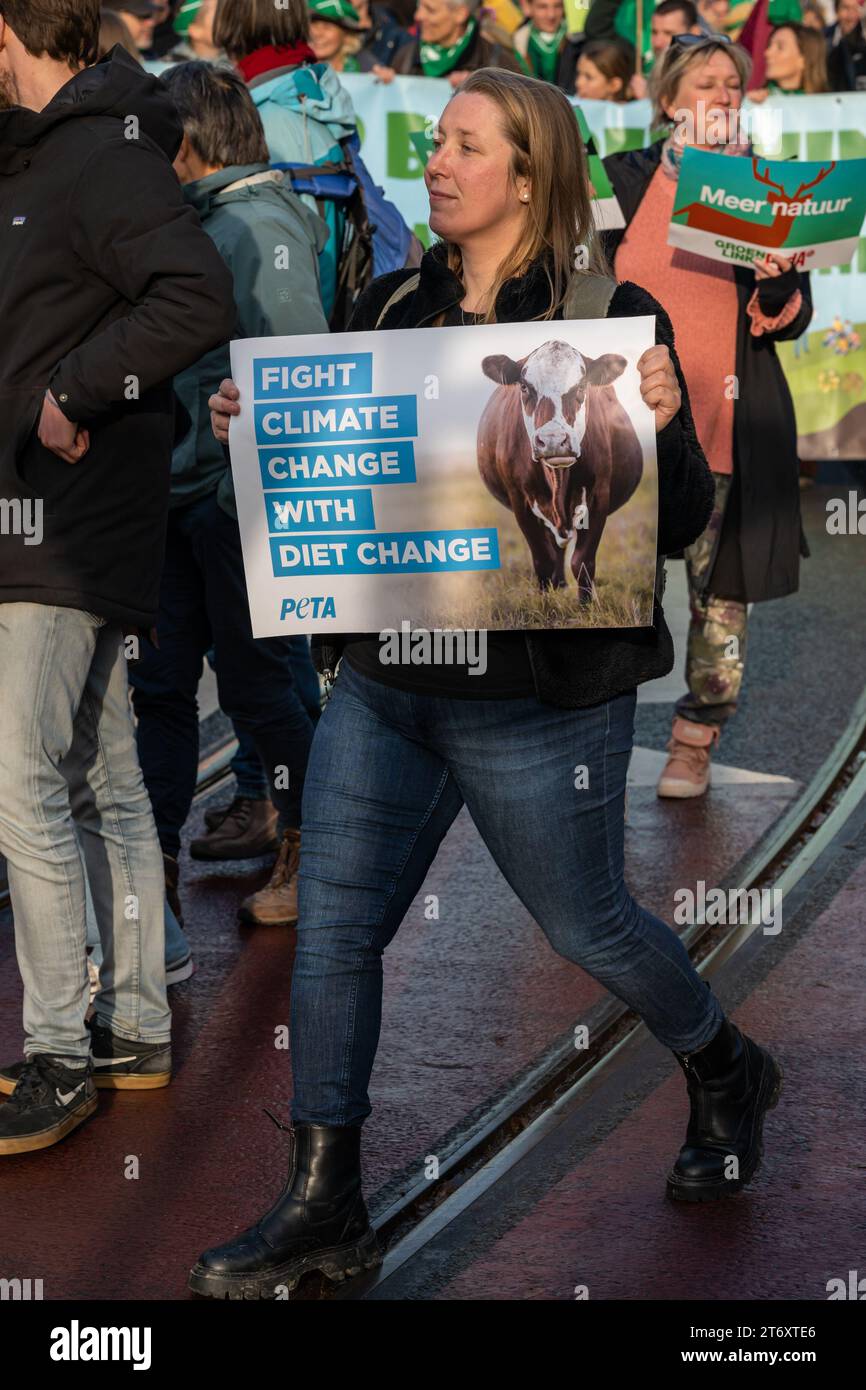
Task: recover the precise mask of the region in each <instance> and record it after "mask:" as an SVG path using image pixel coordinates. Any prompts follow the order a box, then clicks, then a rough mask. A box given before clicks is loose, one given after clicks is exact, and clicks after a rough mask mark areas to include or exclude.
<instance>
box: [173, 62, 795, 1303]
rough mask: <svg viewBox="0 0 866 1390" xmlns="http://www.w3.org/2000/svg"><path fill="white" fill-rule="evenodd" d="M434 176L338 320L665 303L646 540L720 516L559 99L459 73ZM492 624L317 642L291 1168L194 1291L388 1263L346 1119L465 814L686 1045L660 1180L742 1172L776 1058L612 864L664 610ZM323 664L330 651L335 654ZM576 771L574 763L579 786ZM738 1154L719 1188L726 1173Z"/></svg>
mask: <svg viewBox="0 0 866 1390" xmlns="http://www.w3.org/2000/svg"><path fill="white" fill-rule="evenodd" d="M575 170H577V171H578V177H577V178H576V177H575ZM425 180H426V183H427V188H428V191H429V194H430V209H431V211H430V226H431V228H432V230H433V231H434V232H435V233H436V234H437V235H438V236H439V237H440V238H441V240H440V242H439V243H438V245H437V246H435V247H434V248H433V249H432V250H431V251H429V252H427V254H426V255H425V256H424V259H423V261H422V264H421V267H420V270H419V271H417V272H412V271H406V272H396V273H394V274H392V275H389V276H385V277H383V278H382V279H380V280H378V281H376V282H375V283H374V284H373V285H372V286H370V288H369V289H368V290H367V291H366V292H365V293H364V295H363V296H362V297H361V300H360V301H359V304H358V306H357V309H356V312H355V315H354V317H353V320H352V325H351V326H352V328H353V329H360V330H375V329H379V328H419V329H421V328H425V327H435V326H437V325H455V326H459V325H461V324H470V323H471V324H474V323H477V322H488V323H489V322H497V323H502V322H513V323H523V322H526V321H528V320H548V319H550V320H555V319H562V318H580V319H588V318H606V317H610V318H619V319H628V318H630V317H634V316H646V315H655V316H656V346H654V347H651V348H648V349H647V350H646V351H645V352H644V353H643V354H642V356H641V357H640V358H639V359H638V362H637V372H638V374H639V378H640V394H641V397H642V399H643V402H644V404H645V405H646V406H647V407H648V408H649V409H650V410H651V411H652V412H653V415H654V423H655V430H656V444H657V457H658V480H659V508H658V512H659V526H658V548H659V552H660V554H661V555H664V554H666V553H670V552H671V551H674V550H677V549H679V548H680V547H681V546H682V545H686V544H689V543H691V542H692V541H693V540H694V539H695V538H696V537H697V536H698V535H699V533H700V532H701V530H702V528H703V527H704V526H705V524H706V521H707V518H708V516H709V513H710V509H711V505H712V481H711V476H710V473H709V469H708V467H707V463H706V459H705V458H704V456H703V453H702V451H701V448H700V445H699V443H698V440H697V437H696V435H695V430H694V423H693V420H692V415H691V410H690V408H689V402H688V394H687V390H686V384H685V380H684V378H683V376H682V373H681V371H680V368H679V364H678V361H677V357H676V354H675V352H674V347H673V335H672V332H671V327H670V321H669V319H668V317H667V315H666V313H665V312H664V310H663V309H662V308H661V306H660V305H659V304H658V303H657V302H656V301H655V300H654V299H653V298H652V297H651V296H650V295H648V294H647V293H646V292H645V291H644V290H641V289H640V288H638V287H637V286H636V285H633V284H622V285H617V284H616V283H615V281H613V280H612V279H611V278H610V277H609V275H608V274H606V273H605V270H604V265H603V262H602V260H601V258H600V256H599V254H598V252H597V249H596V244H595V235H594V232H593V228H592V214H591V206H590V199H589V194H588V179H587V165H586V155H585V151H584V149H583V146H582V144H581V140H580V135H579V130H578V126H577V123H576V121H575V120H574V115H573V112H572V109H571V107H570V106H569V103H568V101H567V99H566V97H565V96H564V95H563V93H561V92H560V91H558V90H557V89H556V88H555V87H554V86H552V85H551V84H549V83H543V82H539V81H537V80H535V79H532V78H527V77H523V76H521V75H518V74H512V73H507V72H501V71H494V70H492V69H487V70H483V71H480V72H478V73H475V74H473V75H471V76H470V77H469V78H468V79H467V80H466V82H465V84H464V85H463V87H462V88H461V89H460V90H459V91H458V92H457V94H456V95H455V96H454V97H453V98H452V99H451V101H450V102H449V104H448V105H447V106H446V108H445V111H444V113H443V115H442V117H441V119H440V124H439V128H438V130H437V133H436V137H435V150H434V153H433V154H432V156H431V158H430V160H429V163H428V165H427V168H426V171H425ZM576 250H577V251H578V253H579V254H578V256H577V257H576V256H575V252H576ZM575 262H577V264H579V265H580V266H581V267H582V268H581V269H579V270H576V271H575V269H574V265H575ZM584 266H585V267H586V268H585V269H584V268H583V267H584ZM211 409H212V412H213V423H214V430H215V433H216V434H217V437H218V438H220V439H223V440H225V439H227V435H228V423H229V419H230V417H231V416H232V415H237V414H239V413H240V411H241V404H240V403H239V400H238V392H237V388H236V387H235V386H234V385H233V384H232V383H231V382H224V383H223V386H222V388H221V391H220V394H219V395H217V396H214V397H212V398H211ZM487 637H488V663H487V671H486V673H485V674H484V675H481V676H475V677H474V678H473V677H472V676H471V673H470V672H468V671H466V670H465V669H463V670H461V669H460V668H459V667H456V666H451V667H450V668H449V669H447V670H444V669H443V668H441V667H438V668H437V667H434V666H431V665H427V666H426V667H419V666H417V665H412V664H410V663H404V664H402V665H400V664H395V665H383V664H382V662H381V661H380V659H379V657H380V655H381V644H380V642H379V640H378V639H377V638H376V637H375V636H372V635H368V636H363V635H361V636H357V637H349V638H343V639H334V638H330V639H329V641H330V642H331V643H334V642H336V644H337V646H342V655H343V661H342V665H341V668H340V672H339V675H338V677H337V680H336V683H335V687H334V692H333V695H332V697H331V699H330V701H329V703H328V705H327V707H326V709H325V712H324V714H323V717H322V720H321V723H320V727H319V729H318V731H317V736H316V740H315V744H314V749H313V753H312V757H311V763H310V768H309V770H308V773H307V779H306V784H305V786H306V791H305V799H304V807H303V818H304V822H303V831H302V836H303V839H302V850H301V867H300V874H299V891H300V920H299V923H298V944H297V952H296V956H295V966H294V975H293V984H292V1003H291V1028H292V1063H293V1072H294V1100H293V1104H292V1119H293V1135H294V1146H293V1147H294V1153H293V1163H292V1169H291V1172H290V1176H289V1180H288V1182H287V1184H286V1187H285V1189H284V1191H283V1193H282V1195H281V1197H280V1198H279V1199H278V1201H277V1203H276V1204H275V1206H274V1207H273V1208H272V1209H271V1211H270V1212H269V1213H268V1214H267V1215H266V1216H264V1217H263V1218H262V1219H261V1220H260V1221H259V1222H257V1223H256V1224H255V1226H253V1227H252V1228H250V1229H249V1230H248V1231H246V1232H244V1233H243V1234H242V1235H241V1236H239V1237H237V1238H236V1239H235V1240H232V1241H230V1242H229V1243H228V1244H226V1245H224V1246H221V1247H219V1248H217V1249H213V1250H209V1251H207V1252H206V1253H205V1254H204V1255H202V1257H201V1259H200V1260H199V1262H198V1264H197V1265H196V1266H195V1269H194V1270H193V1272H192V1275H191V1280H190V1285H191V1287H192V1288H193V1289H194V1290H195V1291H196V1292H198V1293H202V1294H206V1295H211V1296H215V1297H225V1296H233V1297H247V1298H254V1297H271V1296H273V1292H274V1290H275V1288H276V1287H277V1285H278V1284H280V1283H284V1284H288V1286H289V1287H294V1283H296V1282H297V1279H298V1277H299V1276H300V1274H301V1273H303V1272H304V1271H305V1270H307V1269H311V1268H317V1269H322V1270H323V1271H324V1272H325V1273H326V1274H328V1275H329V1276H331V1277H336V1278H339V1277H341V1276H342V1275H344V1274H346V1273H354V1272H356V1271H357V1270H358V1269H360V1268H362V1267H364V1266H368V1267H369V1266H372V1265H374V1264H376V1263H377V1262H378V1261H379V1259H380V1255H379V1253H378V1250H377V1246H376V1238H375V1235H374V1233H373V1231H372V1229H371V1228H370V1225H369V1221H368V1218H367V1212H366V1208H365V1206H364V1202H363V1198H362V1194H361V1164H360V1132H361V1125H362V1123H363V1121H364V1120H365V1119H366V1117H367V1116H368V1115H369V1113H370V1110H371V1106H370V1101H369V1097H368V1084H369V1079H370V1074H371V1071H372V1067H373V1061H374V1057H375V1053H376V1048H377V1044H378V1039H379V1028H380V1019H381V1003H382V953H383V950H384V948H385V947H386V946H387V945H388V943H389V942H390V940H391V939H392V938H393V936H394V934H395V932H396V931H397V928H398V927H399V925H400V922H401V920H402V919H403V917H404V915H405V913H406V911H407V909H408V907H409V905H410V903H411V902H412V899H413V898H414V897H415V895H416V894H417V892H418V890H419V888H420V887H421V884H422V882H423V880H424V878H425V875H426V873H427V870H428V868H429V866H430V864H431V863H432V861H433V859H434V857H435V855H436V852H437V850H438V848H439V845H440V843H441V841H442V839H443V837H444V836H445V834H446V832H447V830H448V828H449V826H450V825H451V823H452V822H453V820H454V818H455V817H456V815H457V814H458V812H459V810H460V809H461V807H462V806H464V805H465V806H466V807H467V808H468V809H469V811H470V813H471V815H472V818H473V820H474V822H475V825H476V827H477V829H478V831H479V833H480V835H481V836H482V838H483V840H484V841H485V843H486V845H487V846H488V848H489V849H490V852H491V854H492V855H493V857H494V859H495V860H496V862H497V863H498V864H499V866H500V868H501V870H502V872H503V873H504V875H505V876H506V878H507V879H508V881H509V883H510V884H511V886H512V887H513V889H514V890H515V892H516V893H517V894H518V896H519V898H520V899H521V901H522V902H523V903H524V905H525V906H526V908H527V909H528V911H529V912H531V913H532V915H533V916H534V917H535V919H536V921H538V923H539V924H540V925H541V927H542V928H543V930H544V931H545V933H546V935H547V937H548V940H549V941H550V943H551V945H552V946H553V948H554V949H555V950H556V951H558V952H559V953H560V954H561V955H563V956H565V957H566V958H567V959H569V960H571V961H574V962H575V963H577V964H580V965H581V966H583V968H584V969H585V970H587V971H588V972H589V973H590V974H591V975H592V976H593V977H594V978H595V979H596V980H598V981H599V982H600V983H601V984H603V985H604V986H605V988H607V989H609V990H610V991H611V992H612V993H613V994H615V995H617V996H618V997H619V998H620V999H623V1000H625V1001H626V1002H627V1003H628V1004H629V1005H630V1007H631V1008H633V1009H634V1010H635V1011H636V1012H637V1013H638V1014H639V1015H640V1016H641V1017H642V1018H643V1020H644V1022H645V1023H646V1025H647V1027H648V1028H649V1029H650V1030H651V1031H652V1032H653V1033H654V1034H655V1036H656V1037H657V1038H658V1039H659V1040H660V1041H661V1042H662V1043H663V1044H664V1045H665V1046H667V1047H669V1048H671V1049H672V1050H673V1051H674V1053H675V1054H676V1056H677V1059H678V1061H679V1062H680V1065H681V1066H682V1068H683V1070H684V1072H685V1074H686V1078H687V1084H688V1091H689V1096H690V1100H691V1116H690V1121H689V1128H688V1133H687V1136H686V1142H685V1145H684V1146H683V1148H682V1150H681V1152H680V1154H679V1157H678V1158H677V1160H676V1162H675V1164H674V1167H673V1169H672V1171H671V1172H670V1173H669V1175H668V1193H669V1195H670V1196H671V1197H674V1198H680V1199H685V1200H706V1199H709V1198H715V1197H720V1196H722V1195H726V1194H727V1193H730V1192H732V1191H734V1190H736V1189H737V1188H738V1187H739V1186H741V1185H742V1183H743V1182H744V1181H747V1180H748V1177H750V1176H751V1174H752V1173H753V1172H754V1170H755V1168H756V1166H757V1163H758V1161H759V1152H760V1136H761V1128H762V1123H763V1116H764V1113H765V1111H766V1109H768V1108H769V1107H770V1106H771V1105H773V1104H775V1101H776V1097H777V1095H778V1091H779V1088H780V1086H781V1074H780V1072H779V1069H778V1067H777V1065H776V1063H775V1061H774V1060H773V1058H772V1057H770V1055H769V1054H768V1053H767V1052H766V1051H765V1050H764V1049H763V1048H761V1047H759V1046H758V1045H757V1044H756V1043H754V1042H752V1041H751V1040H750V1039H748V1038H745V1037H744V1036H743V1035H742V1034H741V1033H740V1032H739V1031H738V1030H737V1029H736V1028H735V1027H734V1025H733V1024H732V1023H731V1022H730V1021H729V1020H728V1019H727V1018H725V1017H724V1015H723V1012H722V1008H721V1005H720V1004H719V1001H718V1000H717V999H716V998H715V996H714V995H713V993H712V991H711V990H710V989H709V987H708V986H707V985H706V984H705V983H704V982H703V981H702V980H701V977H700V976H699V975H698V974H697V972H696V971H695V969H694V967H693V966H692V964H691V961H690V959H689V956H688V953H687V952H686V950H685V947H684V946H683V944H682V942H681V941H680V939H679V937H678V936H677V935H676V933H675V932H673V931H672V930H671V928H670V927H668V926H667V925H665V923H664V922H662V921H660V920H659V919H658V918H656V917H654V916H653V915H652V914H651V913H649V912H648V911H646V910H645V909H644V908H642V907H640V906H639V905H638V904H637V903H636V902H635V900H634V899H633V898H632V897H631V895H630V894H629V892H628V890H627V888H626V886H625V883H624V879H623V873H624V867H623V857H624V823H623V822H624V816H623V807H624V796H625V783H626V771H627V767H628V761H629V756H630V753H631V748H632V741H633V721H634V711H635V704H636V686H637V685H638V684H639V683H641V682H642V681H645V680H648V679H651V678H652V677H653V676H656V675H660V674H662V673H663V672H665V671H668V670H670V668H671V665H672V659H673V658H672V644H671V639H670V634H669V633H668V630H667V627H666V625H665V621H664V615H663V612H662V609H661V604H660V602H659V601H658V599H657V600H656V602H655V605H654V622H653V625H652V626H651V627H649V628H644V629H639V630H633V629H630V630H622V629H620V630H614V629H609V630H606V631H599V630H596V631H594V632H593V631H589V630H584V631H575V630H569V631H549V632H541V633H539V632H534V633H521V632H500V633H494V632H491V633H488V634H487ZM322 656H323V659H324V661H325V662H326V663H330V662H331V661H332V660H333V653H332V654H331V655H330V656H329V654H328V651H327V649H322ZM578 767H582V768H584V769H585V770H586V771H587V774H588V776H587V778H586V779H583V778H578V779H575V775H574V774H575V771H576V769H577V768H578ZM578 788H579V789H578ZM554 847H555V848H554ZM730 1154H736V1155H737V1157H738V1162H739V1170H738V1171H739V1175H740V1176H739V1178H738V1179H734V1180H729V1179H728V1178H726V1177H725V1176H724V1174H725V1156H726V1155H728V1156H729V1155H730Z"/></svg>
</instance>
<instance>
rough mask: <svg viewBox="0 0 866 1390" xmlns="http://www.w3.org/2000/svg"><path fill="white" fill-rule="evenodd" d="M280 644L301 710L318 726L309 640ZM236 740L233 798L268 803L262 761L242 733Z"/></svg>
mask: <svg viewBox="0 0 866 1390" xmlns="http://www.w3.org/2000/svg"><path fill="white" fill-rule="evenodd" d="M283 640H284V642H285V644H286V650H287V651H288V654H289V665H290V666H291V668H292V675H293V676H294V678H295V684H296V685H297V687H298V694H299V695H300V697H301V701H302V703H303V706H304V709H305V710H306V711H307V714H308V715H309V716H310V718H311V719H312V721H313V723H314V724H317V723H318V721H319V715H320V714H321V712H322V711H321V696H320V691H319V678H318V676H317V675H316V672H315V669H314V667H313V663H312V661H311V659H310V643H309V639H308V638H306V637H285V638H284V639H283ZM208 661H209V662H210V664H211V666H212V667H213V669H214V670H216V658H215V657H214V656H213V654H212V653H210V652H209V653H208ZM235 738H236V739H237V741H238V750H237V752H236V753H235V755H234V757H233V758H232V760H231V770H232V772H233V774H234V779H235V794H236V795H237V796H247V797H249V799H250V800H251V801H267V800H268V797H269V795H270V790H269V788H268V779H267V777H266V776H265V770H264V768H263V767H262V760H261V758H260V757H259V755H258V753H257V751H256V745H255V743H254V742H253V740H252V739H251V738H250V736H249V734H246V733H244V731H243V729H238V728H236V729H235Z"/></svg>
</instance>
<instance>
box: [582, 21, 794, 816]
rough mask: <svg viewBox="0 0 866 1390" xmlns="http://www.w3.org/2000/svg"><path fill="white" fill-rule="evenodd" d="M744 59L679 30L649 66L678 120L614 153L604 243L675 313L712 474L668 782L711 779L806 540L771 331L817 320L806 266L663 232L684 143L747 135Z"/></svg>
mask: <svg viewBox="0 0 866 1390" xmlns="http://www.w3.org/2000/svg"><path fill="white" fill-rule="evenodd" d="M749 71H750V67H749V57H748V55H747V54H746V52H745V51H744V50H743V49H741V48H738V47H737V46H736V45H735V44H732V43H730V42H728V41H727V40H724V39H721V38H699V37H697V36H693V35H690V34H684V35H679V36H678V37H677V38H676V39H674V41H673V43H672V44H671V46H670V48H669V49H668V50H667V52H666V53H665V55H664V57H663V58H662V60H661V62H660V64H659V65H658V66H657V69H656V71H655V72H654V74H653V86H654V94H655V116H656V121H657V123H658V124H665V125H666V126H667V127H668V128H669V129H670V134H669V135H668V137H667V139H665V140H663V141H660V142H658V143H656V144H654V145H651V146H650V147H649V149H646V150H632V151H629V152H628V153H625V154H620V155H612V156H610V158H608V159H606V160H605V168H606V169H607V171H608V174H609V175H610V180H611V183H612V184H613V188H614V192H615V193H616V195H617V198H618V199H619V203H620V206H621V208H622V211H623V216H624V218H625V222H626V226H625V228H624V229H623V230H621V231H616V232H608V233H606V234H605V235H606V240H607V249H608V254H609V255H611V256H612V257H615V259H614V266H615V268H616V273H617V275H618V276H619V277H622V278H625V277H626V276H628V277H633V278H634V279H635V280H638V281H639V282H640V283H641V284H644V285H647V286H648V288H649V289H650V290H651V291H652V292H653V293H654V294H657V295H658V296H659V298H660V299H661V300H662V302H663V303H664V305H665V308H666V309H667V310H668V313H669V314H670V316H671V319H672V321H673V325H674V331H675V333H676V340H677V350H678V352H679V354H680V358H681V360H682V362H683V366H684V369H685V372H686V376H687V378H688V382H689V388H690V392H691V400H692V407H693V410H694V413H695V421H696V424H697V431H698V437H699V438H700V440H701V443H702V445H703V447H704V451H705V453H706V455H707V458H708V459H709V463H710V467H711V469H712V471H713V475H714V478H715V489H716V502H715V507H714V509H713V514H712V517H711V518H710V523H709V525H708V527H707V529H706V531H705V532H704V533H703V535H701V536H699V537H698V539H697V540H696V541H695V542H694V543H693V544H692V545H690V546H689V547H688V548H687V550H686V552H685V557H686V575H687V579H688V585H689V598H690V603H691V623H690V627H689V638H688V651H687V655H686V684H687V686H688V691H687V693H686V694H685V695H683V696H682V698H681V699H680V700H679V702H678V704H677V708H676V715H675V718H674V723H673V730H672V734H671V740H670V743H669V744H668V751H669V754H670V756H669V758H668V762H667V765H666V767H665V768H664V770H663V772H662V775H661V778H660V780H659V785H658V792H659V795H660V796H672V797H693V796H701V795H702V794H703V793H704V792H705V791H706V789H707V786H708V783H709V777H710V752H711V749H712V747H713V745H714V744H715V743H717V742H718V740H719V737H720V734H721V730H722V726H723V724H724V723H725V721H726V720H727V719H729V718H730V717H731V715H733V714H734V712H735V711H736V708H737V699H738V696H739V693H740V686H741V683H742V679H743V669H744V662H745V651H746V619H747V613H748V605H749V604H750V603H760V602H763V601H764V600H767V599H774V598H783V597H785V595H787V594H792V593H795V592H796V590H797V588H798V585H799V564H800V555H801V554H808V550H807V549H806V547H805V541H804V540H803V535H802V529H801V526H800V490H799V477H798V465H797V430H796V424H795V420H794V406H793V402H792V400H791V393H790V391H789V389H788V384H787V382H786V380H785V376H784V373H783V371H782V368H781V365H780V363H779V360H778V358H777V356H776V350H775V344H776V343H777V342H779V341H780V340H782V339H785V338H799V336H800V335H801V333H803V332H804V331H805V330H806V328H807V327H808V325H809V323H810V321H811V316H812V301H811V296H810V292H809V277H808V275H800V274H798V273H797V271H796V270H794V269H793V268H792V266H791V262H790V261H789V260H786V259H785V258H784V257H782V256H778V255H767V256H764V257H762V258H760V259H758V260H756V261H755V263H754V269H753V268H751V267H747V266H744V265H730V264H727V263H725V264H723V263H721V262H717V261H712V260H709V259H708V258H706V257H704V256H699V255H695V254H693V253H691V252H688V251H684V250H681V249H674V248H673V247H671V246H668V244H667V236H668V227H669V225H670V221H671V214H672V213H673V211H674V208H675V206H676V203H675V199H676V190H677V178H678V174H679V161H680V158H681V156H682V150H683V147H684V145H685V144H692V145H696V146H698V147H699V148H702V149H714V150H716V151H717V153H718V157H719V159H722V158H725V157H726V156H728V157H736V156H737V155H742V154H745V153H746V152H747V150H748V146H747V145H746V144H745V143H740V142H739V140H738V137H739V134H740V130H741V127H740V120H739V112H740V107H741V105H742V101H743V95H744V93H745V90H746V83H747V80H748V76H749ZM720 136H721V137H722V138H723V143H721V144H719V143H718V139H719V137H720ZM714 141H715V143H714Z"/></svg>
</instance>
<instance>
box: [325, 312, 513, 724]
mask: <svg viewBox="0 0 866 1390" xmlns="http://www.w3.org/2000/svg"><path fill="white" fill-rule="evenodd" d="M479 318H480V315H478V314H467V313H466V312H465V311H464V310H463V309H461V308H460V306H459V305H454V306H453V308H451V309H449V310H448V311H447V313H446V314H445V315H444V316H443V319H442V325H443V327H457V326H458V325H460V324H471V323H477V322H478V321H479ZM482 641H483V643H484V646H483V647H480V646H479V644H480V643H481V642H482ZM468 645H469V644H468V643H467V646H468ZM485 648H486V658H487V667H486V670H485V671H484V673H483V674H479V675H471V674H470V670H471V668H472V666H474V665H476V664H477V662H476V661H472V662H463V663H448V664H445V663H441V664H440V663H430V662H425V663H424V664H419V665H414V664H412V663H411V662H399V663H397V662H392V663H387V664H386V663H384V662H383V661H382V660H381V655H382V653H383V643H382V642H381V641H380V639H379V637H378V635H376V636H372V635H363V634H360V633H359V634H357V635H352V636H350V637H348V638H347V639H346V646H345V648H344V651H343V655H344V657H345V658H346V660H347V661H348V662H349V665H350V666H353V667H354V668H355V670H356V671H360V672H361V674H362V675H364V676H368V677H370V678H371V679H372V680H377V681H382V683H383V684H384V685H392V686H395V687H396V688H397V689H398V690H409V691H415V692H416V693H417V694H419V695H444V696H447V697H449V698H451V699H458V700H473V699H474V700H509V699H520V698H524V697H526V696H527V695H534V694H535V693H536V691H535V682H534V680H533V678H532V667H531V666H530V664H529V652H528V650H527V646H526V642H525V641H524V639H523V633H522V632H485V633H484V634H481V633H479V634H478V635H477V638H476V639H475V641H474V643H473V646H472V648H471V649H470V651H469V655H470V656H473V655H474V656H477V654H478V653H479V651H485ZM385 651H387V648H386V649H385Z"/></svg>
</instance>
